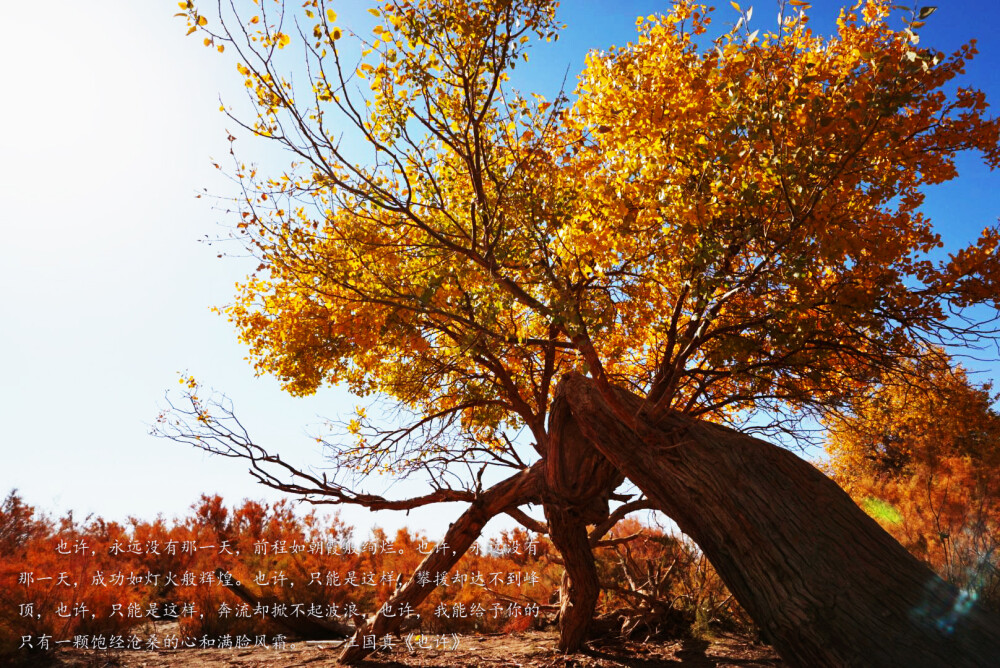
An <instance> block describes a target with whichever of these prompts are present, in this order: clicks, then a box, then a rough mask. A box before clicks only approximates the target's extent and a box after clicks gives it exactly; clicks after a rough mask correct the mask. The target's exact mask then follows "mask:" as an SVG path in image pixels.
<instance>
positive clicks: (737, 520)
mask: <svg viewBox="0 0 1000 668" xmlns="http://www.w3.org/2000/svg"><path fill="white" fill-rule="evenodd" d="M618 392H619V393H620V394H619V401H620V402H621V403H624V404H625V405H626V407H628V409H629V410H630V411H631V412H633V414H636V415H639V407H640V405H641V401H642V400H641V399H640V398H639V397H637V396H635V395H633V394H631V393H629V392H626V391H624V390H618ZM557 405H564V406H567V407H568V412H569V414H571V419H572V420H573V421H574V422H575V423H576V424H577V425H578V426H579V428H580V431H581V432H582V434H583V435H584V436H585V437H586V439H587V440H588V441H589V442H590V443H591V444H593V446H594V447H595V448H596V449H597V450H599V451H600V452H601V453H602V454H603V455H604V456H606V457H607V458H608V459H609V460H610V461H611V462H612V463H613V464H614V465H615V466H616V467H617V468H618V469H619V470H620V471H621V472H622V473H624V474H625V475H626V476H627V477H628V478H629V479H630V480H632V482H634V483H635V484H636V485H637V486H638V487H639V488H640V489H641V490H642V491H643V492H644V493H645V494H646V496H648V497H649V499H650V500H651V501H653V502H654V503H655V504H656V505H657V506H658V507H659V509H660V510H662V511H663V512H665V513H666V514H667V515H669V516H670V517H671V518H672V519H673V520H674V521H675V522H677V524H678V526H679V527H680V528H681V530H682V531H684V532H685V533H686V534H688V535H689V536H691V538H692V539H694V540H695V541H696V542H697V543H698V545H699V547H700V548H701V549H702V550H703V551H704V552H705V555H706V556H707V557H708V559H709V560H710V561H711V562H712V564H713V565H714V566H715V568H716V570H717V571H718V572H719V575H720V576H721V577H722V579H723V581H725V583H726V585H727V586H728V587H729V589H730V591H732V593H733V594H734V595H735V597H736V599H737V600H738V601H739V602H740V604H741V605H743V607H744V608H745V609H746V610H747V612H748V613H749V614H750V616H751V617H752V618H753V619H754V621H755V622H756V623H757V624H758V625H759V626H760V628H761V629H762V631H763V632H764V634H765V635H766V636H767V637H768V639H769V640H770V641H771V642H773V643H774V646H775V648H776V649H777V650H778V652H779V653H780V654H781V656H782V658H783V659H784V660H785V661H787V662H788V663H790V664H791V665H794V666H802V667H809V668H816V667H821V666H866V667H879V666H886V667H890V666H891V667H895V666H949V667H956V666H993V665H1000V618H998V617H997V616H996V615H994V614H991V613H988V612H986V611H984V610H982V609H981V608H980V607H979V606H977V605H975V603H974V597H971V596H969V595H968V594H965V593H963V592H959V591H957V590H956V589H955V588H954V587H952V586H951V585H948V584H947V583H945V582H944V581H942V580H941V579H940V578H938V577H937V576H936V575H935V574H934V573H933V572H932V571H931V570H930V569H929V568H928V567H927V566H926V565H924V564H923V563H921V562H920V561H918V560H917V559H916V558H914V557H913V556H912V555H910V553H909V552H907V551H906V550H905V549H904V548H903V547H902V546H901V545H899V543H897V542H896V541H895V540H894V539H893V538H892V537H891V536H890V535H889V534H888V533H886V532H885V531H884V530H883V529H882V528H881V527H880V526H879V525H878V523H877V522H875V521H874V520H873V519H872V518H870V517H869V516H868V515H866V514H865V513H864V512H863V511H862V510H861V509H860V508H858V506H857V505H856V504H855V503H854V502H853V501H852V500H851V498H850V497H849V496H848V495H847V494H846V493H845V492H844V491H843V490H841V489H840V487H838V486H837V485H836V483H834V482H833V481H832V480H830V479H829V478H827V477H826V476H824V475H823V474H822V473H820V472H819V471H818V470H817V469H816V468H814V467H813V466H811V465H810V464H809V463H808V462H805V461H804V460H802V459H800V458H799V457H797V456H795V455H794V454H792V453H791V452H789V451H787V450H785V449H783V448H780V447H778V446H775V445H773V444H770V443H767V442H765V441H762V440H759V439H755V438H752V437H749V436H746V435H745V434H740V433H739V432H736V431H734V430H731V429H727V428H725V427H721V426H718V425H714V424H709V423H706V422H703V421H699V420H695V419H693V418H690V417H687V416H684V415H681V414H677V413H669V414H665V415H662V416H655V417H652V418H645V417H637V424H638V426H637V428H636V429H634V430H633V429H632V428H630V427H628V426H627V425H625V424H624V423H622V422H621V421H620V420H619V419H618V418H616V417H615V415H614V414H613V412H612V409H611V407H610V406H609V405H608V403H607V402H606V401H605V400H604V398H603V397H602V396H601V394H600V392H599V390H598V389H597V388H596V386H595V385H594V383H593V382H592V381H591V380H589V379H587V378H584V377H583V376H580V375H576V374H572V375H567V376H566V377H564V378H563V380H562V381H561V383H560V386H559V388H558V389H557V392H556V398H555V402H554V405H553V414H555V413H556V407H557ZM560 410H561V411H563V412H561V413H559V414H560V415H561V416H562V418H563V419H567V418H566V412H565V410H564V409H562V408H560Z"/></svg>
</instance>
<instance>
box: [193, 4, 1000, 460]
mask: <svg viewBox="0 0 1000 668" xmlns="http://www.w3.org/2000/svg"><path fill="white" fill-rule="evenodd" d="M182 4H185V5H186V6H187V14H188V16H189V21H190V23H191V26H192V28H195V29H200V30H202V31H203V32H205V34H206V35H208V36H207V37H206V43H210V44H213V45H216V46H228V47H230V51H228V52H227V53H231V52H235V53H236V54H237V56H238V58H239V59H240V61H241V62H240V63H239V64H238V66H237V67H238V69H239V72H240V74H241V75H242V76H243V77H244V78H245V83H246V86H247V89H248V91H250V94H251V98H252V101H253V102H254V105H255V108H256V112H255V113H256V117H255V118H252V119H249V120H247V121H245V125H246V127H248V128H249V129H250V130H252V131H253V132H254V133H255V134H257V135H259V136H262V137H265V138H267V139H269V140H271V141H274V142H277V143H278V144H280V145H281V146H283V147H284V148H286V149H288V150H289V151H290V152H291V154H292V160H291V161H290V164H289V165H287V166H286V167H285V168H284V169H280V170H276V169H274V168H273V167H271V166H269V167H268V168H267V170H264V169H262V168H255V167H254V166H252V165H244V164H239V165H238V170H237V174H236V175H237V177H239V179H240V181H241V183H242V186H243V193H244V197H243V198H242V199H243V201H242V203H241V216H242V219H241V221H240V222H239V228H240V230H241V232H242V233H244V234H245V235H246V239H247V244H248V246H249V247H250V248H251V249H252V250H253V251H254V253H255V254H256V255H257V256H258V257H259V259H260V261H261V268H260V270H259V271H258V272H257V273H255V274H254V275H252V276H250V277H249V278H248V279H247V280H246V281H245V282H243V283H242V284H241V286H240V290H239V294H238V296H237V300H236V302H235V303H234V304H232V305H231V306H229V307H227V308H226V309H225V311H226V312H227V313H228V315H229V316H230V318H231V319H232V320H233V321H234V322H235V323H236V326H237V327H238V329H239V331H240V335H241V338H242V340H243V341H244V342H246V343H247V345H248V346H249V348H250V352H251V356H252V359H253V361H254V364H255V365H256V367H257V369H258V371H260V372H262V373H270V374H274V375H276V376H277V377H278V378H280V379H281V380H282V382H283V384H284V386H285V388H286V389H287V390H288V391H290V392H292V393H295V394H303V393H310V392H313V391H314V390H315V389H317V388H318V387H319V386H320V385H322V384H324V383H346V384H347V386H348V387H350V388H351V390H352V391H354V392H356V393H358V394H362V395H364V394H369V393H372V392H375V393H378V394H380V395H383V396H388V397H391V398H392V399H393V400H395V401H397V402H399V404H400V405H401V406H403V407H405V408H406V409H408V410H411V411H413V413H414V414H415V416H416V419H415V422H416V423H417V424H419V425H421V426H423V427H430V426H431V425H432V424H433V425H434V428H435V429H436V430H437V431H433V432H432V433H436V434H439V435H441V434H442V433H443V432H442V431H441V427H442V425H447V427H448V428H447V429H445V431H446V432H448V433H450V434H451V435H452V436H453V437H454V438H453V441H452V443H451V444H450V445H449V446H448V447H455V445H456V443H458V442H461V443H463V445H461V446H460V449H461V451H462V453H463V454H462V456H463V457H470V456H473V455H474V453H476V452H479V451H483V452H492V453H494V454H498V453H502V452H504V451H509V449H510V446H508V445H507V444H506V443H505V441H504V440H503V434H502V432H503V429H504V428H505V427H510V426H514V427H519V426H522V425H526V426H527V427H528V428H529V429H530V431H531V433H532V436H533V438H534V439H535V442H536V444H537V446H536V447H537V448H538V450H539V452H544V444H545V438H546V437H545V426H544V425H545V418H546V414H547V409H548V404H549V401H550V399H551V394H552V391H553V382H552V381H553V379H554V378H558V377H559V375H560V374H561V373H563V372H565V371H567V370H571V369H576V370H580V371H583V372H585V373H589V374H590V375H592V376H593V377H594V378H595V379H597V380H598V382H600V383H602V386H607V385H609V384H619V385H622V386H626V387H631V388H633V389H635V390H637V391H639V392H641V393H643V394H645V395H646V396H647V403H648V405H649V407H650V408H651V409H653V408H664V407H670V408H677V409H681V410H684V411H687V412H690V413H692V414H694V415H701V416H714V417H715V419H726V417H727V416H728V417H729V418H733V417H735V416H738V415H745V412H746V411H748V410H752V409H762V408H775V409H782V408H787V407H789V406H797V407H808V406H817V405H824V404H830V403H834V404H835V403H837V402H839V401H841V400H842V399H843V398H844V397H845V396H848V395H849V394H850V393H851V392H853V391H855V390H856V389H857V388H859V387H862V386H864V384H866V383H867V382H868V381H869V380H871V379H872V378H873V377H874V374H876V373H879V372H880V371H882V370H884V369H886V368H888V367H890V366H892V364H893V363H894V361H895V360H898V359H900V358H907V357H914V356H917V355H919V354H920V352H921V350H922V349H923V347H924V346H925V345H926V344H927V343H928V342H941V341H942V339H944V340H947V341H949V342H954V341H955V340H956V339H965V338H968V337H972V336H978V335H980V334H981V333H982V332H981V331H977V330H976V329H975V328H972V327H969V326H967V325H966V324H964V323H963V325H962V326H961V327H959V326H956V325H955V324H954V323H955V322H956V321H955V320H953V319H949V316H950V315H951V314H953V313H954V311H955V310H961V309H963V308H965V307H967V306H969V305H970V304H975V303H980V302H983V301H986V302H988V303H991V304H992V303H993V300H994V299H995V297H996V294H997V292H996V283H995V280H996V279H995V268H996V262H997V255H996V247H997V240H998V231H997V229H996V228H995V227H991V228H987V229H986V230H984V232H983V235H982V237H981V238H980V239H979V240H978V242H976V243H974V244H973V245H971V246H970V247H968V248H965V249H961V250H959V251H957V252H955V253H954V254H953V255H952V256H951V259H950V261H947V262H935V261H932V260H931V259H929V254H931V253H932V252H933V251H935V250H936V249H937V248H939V247H940V246H941V245H942V244H941V240H940V237H939V235H938V234H937V233H936V232H935V231H934V229H933V226H932V223H931V221H930V220H928V219H927V218H926V217H925V216H924V215H922V214H921V213H920V211H919V207H920V204H921V202H922V200H923V194H922V192H923V189H924V188H925V187H926V186H929V185H933V184H937V183H941V182H943V181H946V180H948V179H951V178H954V177H955V176H956V168H955V162H954V158H955V155H956V153H957V152H959V151H961V150H964V149H976V150H979V151H980V152H981V153H982V154H983V155H984V158H985V160H986V161H987V163H988V164H989V165H990V166H991V167H992V166H995V165H996V164H997V161H998V160H1000V153H998V150H997V137H998V124H997V122H996V121H995V120H993V119H989V118H988V117H987V116H986V109H987V107H986V102H985V100H984V96H983V95H982V94H981V93H980V92H978V91H975V90H971V89H965V88H959V89H957V91H955V92H950V89H949V88H948V83H949V82H950V81H951V80H952V79H953V78H954V77H955V76H956V75H957V74H959V73H960V72H961V71H962V68H963V66H964V64H965V62H966V61H967V60H968V59H969V58H971V57H972V56H973V55H974V53H975V48H974V46H973V45H972V44H969V45H966V46H964V47H962V48H961V49H960V50H959V51H957V52H956V53H953V54H950V55H946V54H943V53H940V52H937V51H935V50H934V49H932V48H926V47H921V46H920V45H919V43H918V35H919V28H920V26H921V25H922V24H923V19H924V18H927V17H926V16H922V15H923V14H926V13H927V10H924V11H923V12H921V15H920V16H917V15H914V16H912V17H910V21H909V22H908V23H904V24H902V25H901V28H900V29H894V28H892V27H890V23H891V21H892V19H891V17H890V12H891V10H890V6H889V3H887V2H867V3H864V4H863V6H861V7H860V8H858V7H856V8H854V9H851V10H844V11H843V12H842V14H841V16H840V19H839V20H838V32H837V33H836V34H835V35H831V36H823V35H818V34H814V33H813V32H812V31H811V30H810V28H809V25H808V17H807V15H806V12H805V11H804V9H803V8H801V7H800V8H792V11H789V12H788V13H787V15H786V16H784V17H783V18H782V23H781V24H780V25H779V26H777V27H776V28H775V29H773V30H771V31H764V32H762V31H761V30H755V31H753V32H749V27H746V28H741V26H737V27H736V28H735V29H733V30H731V31H729V32H728V33H725V34H723V35H721V36H719V37H718V38H716V39H715V40H713V41H708V40H707V38H705V33H706V32H707V31H708V29H709V26H710V21H711V18H712V15H711V12H709V11H708V10H707V9H706V7H704V6H702V5H699V4H696V3H693V2H679V3H675V5H674V6H673V7H672V9H671V10H670V11H669V12H668V13H667V14H665V15H662V16H651V17H648V18H646V19H640V20H639V22H638V35H637V38H636V41H635V42H634V43H632V44H629V45H626V46H624V47H621V48H614V49H611V50H609V51H607V52H593V53H591V54H590V56H589V57H588V59H587V66H586V68H585V70H584V71H583V72H582V74H581V75H580V78H579V83H578V85H577V88H576V90H575V91H574V93H573V95H572V99H570V97H569V96H566V95H560V96H558V97H557V98H556V99H555V100H553V101H551V102H550V101H545V100H543V99H542V98H540V97H539V96H537V95H536V96H528V95H523V94H521V93H519V92H517V91H515V90H512V89H511V87H510V74H511V71H512V70H513V68H514V65H515V63H516V62H517V61H518V60H519V59H522V58H525V57H526V48H527V46H528V44H529V43H530V39H531V38H532V37H535V38H545V39H550V38H553V37H557V36H558V32H557V31H558V28H559V25H558V24H557V23H556V21H555V15H554V12H555V6H556V4H557V3H554V2H549V1H544V0H531V1H521V0H519V1H517V2H509V1H504V0H496V1H492V2H419V3H418V2H409V1H402V0H400V1H394V2H387V3H384V4H383V5H380V6H379V7H377V8H374V9H372V10H371V11H372V13H373V14H374V15H376V16H377V18H378V20H377V22H376V24H375V28H374V30H373V32H372V34H370V35H356V36H354V37H355V39H356V40H357V41H358V42H360V43H361V45H362V46H363V47H364V51H363V54H364V55H363V56H362V57H361V59H360V61H359V62H358V63H356V64H355V63H354V61H353V60H352V59H351V57H349V56H347V57H345V56H344V55H343V52H342V51H343V50H342V48H341V46H342V44H343V41H342V40H344V39H345V34H346V33H345V29H344V28H341V27H339V26H338V24H337V22H336V13H335V12H334V10H333V9H332V8H330V7H329V6H328V5H327V4H326V3H323V2H319V1H315V2H307V3H305V6H304V9H303V10H302V11H303V12H304V13H303V14H301V15H296V16H293V15H292V12H291V9H289V8H287V7H284V6H283V5H282V4H281V3H272V2H267V1H265V2H262V3H261V4H260V6H259V8H258V7H253V8H252V9H253V13H252V14H248V15H239V14H237V15H236V16H228V17H222V18H225V19H226V20H225V21H223V22H221V23H220V22H218V20H219V17H215V18H214V19H213V20H212V21H209V20H208V19H207V18H206V17H205V15H204V14H202V13H200V12H199V9H198V8H197V7H196V6H194V5H193V3H182ZM745 18H749V16H748V15H744V16H743V17H742V18H741V19H740V23H741V24H744V23H745V22H744V20H743V19H745ZM296 33H298V36H299V37H300V38H301V39H297V45H298V46H301V47H302V48H303V49H304V50H305V51H304V56H305V62H306V69H305V77H303V71H301V70H299V71H296V72H294V75H293V73H289V72H284V71H282V70H281V69H280V66H281V65H280V64H281V62H282V60H281V59H280V58H279V55H283V54H282V51H283V50H291V48H292V47H290V46H288V45H289V42H290V40H291V39H292V36H294V35H296ZM299 42H301V44H299ZM220 50H221V49H220ZM297 55H299V54H297ZM303 78H305V79H306V82H303ZM293 82H294V83H293ZM345 135H353V136H354V137H360V138H362V139H363V140H364V143H365V144H366V151H367V155H364V157H362V156H361V155H359V152H358V151H357V150H353V151H352V150H349V149H348V148H347V145H348V142H347V141H346V140H345V139H344V137H345ZM365 426H366V425H365V421H364V420H363V419H357V420H354V421H352V422H351V430H352V431H354V432H355V433H356V434H358V441H357V443H356V445H355V447H354V448H353V449H351V450H349V451H348V452H346V453H344V454H345V455H346V461H349V462H350V463H352V464H353V465H355V466H358V467H361V468H362V469H363V470H374V469H375V468H376V467H378V466H380V465H381V466H385V467H387V468H388V469H391V470H396V471H402V470H406V469H408V468H410V467H412V466H415V465H416V462H417V461H419V460H420V458H421V457H426V456H427V451H428V450H431V451H433V446H431V445H429V444H428V443H427V441H426V440H420V441H419V445H417V446H413V447H408V446H405V445H404V442H406V439H402V440H400V439H399V438H398V437H400V433H399V432H394V433H393V434H392V436H391V438H386V436H387V434H385V433H381V434H380V433H377V432H372V433H365V429H364V427H365ZM452 428H454V429H452ZM420 433H421V438H422V439H426V436H427V431H421V432H420ZM439 442H441V441H439ZM390 446H392V447H390ZM396 447H399V448H401V449H400V450H397V449H395V448H396ZM441 447H445V446H441ZM388 451H391V452H392V453H393V454H391V455H387V454H386V453H387V452H388ZM487 456H488V455H487ZM499 456H503V455H499Z"/></svg>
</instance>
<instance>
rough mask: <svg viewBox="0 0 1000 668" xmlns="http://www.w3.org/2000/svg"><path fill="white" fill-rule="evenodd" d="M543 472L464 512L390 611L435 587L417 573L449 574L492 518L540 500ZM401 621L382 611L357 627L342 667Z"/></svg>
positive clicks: (520, 477)
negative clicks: (365, 640) (365, 639)
mask: <svg viewBox="0 0 1000 668" xmlns="http://www.w3.org/2000/svg"><path fill="white" fill-rule="evenodd" d="M544 469H545V465H544V462H536V463H535V464H534V465H533V466H531V467H530V468H528V469H525V470H524V471H521V472H520V473H518V474H517V475H514V476H511V477H510V478H507V479H506V480H504V481H503V482H500V483H497V484H496V485H494V486H493V487H490V488H489V489H488V490H486V491H485V492H483V493H482V494H480V495H479V496H478V497H476V499H475V501H473V502H472V503H471V504H470V505H469V507H468V508H467V509H466V510H465V512H463V513H462V514H461V515H460V516H459V517H458V519H457V520H455V522H454V523H452V525H451V526H450V527H448V531H447V532H446V533H445V535H444V539H442V541H441V543H440V544H439V547H441V548H442V549H435V550H434V551H432V552H431V553H430V554H428V555H427V556H426V557H425V558H424V560H423V561H422V562H420V565H419V566H418V567H417V570H416V571H415V572H414V573H413V575H411V576H410V579H409V580H408V581H407V583H406V584H405V585H403V587H402V588H401V589H400V590H399V591H398V592H396V594H395V595H393V596H392V598H390V599H389V601H388V602H387V606H386V607H387V608H388V610H390V611H395V610H398V609H399V608H400V606H405V605H407V604H409V605H410V607H412V608H416V607H417V606H418V605H420V603H422V602H423V600H424V599H425V598H427V596H428V594H430V593H431V591H433V590H434V587H435V585H434V582H433V580H432V581H430V582H424V583H421V582H420V581H418V580H417V573H419V572H421V571H424V572H427V573H446V572H448V571H450V570H451V569H452V567H454V566H455V564H456V563H458V560H459V559H461V558H462V555H464V554H465V553H466V551H467V550H468V549H469V548H470V547H471V546H472V544H473V543H474V542H476V539H477V538H479V536H480V534H481V533H482V530H483V527H484V526H486V523H487V522H489V521H490V520H491V519H492V518H493V517H495V516H496V515H499V514H500V513H502V512H505V511H506V510H507V509H508V508H515V507H517V506H520V505H523V504H525V503H529V502H532V501H535V500H537V499H538V497H539V493H540V492H541V488H542V485H543V476H544ZM445 545H447V547H445ZM402 621H403V619H402V617H400V616H399V615H395V616H388V615H385V614H383V613H382V612H381V611H380V612H379V613H378V614H377V615H375V619H373V620H372V621H371V622H370V623H368V624H365V625H363V626H360V627H358V630H357V632H356V633H355V634H354V644H353V645H352V646H349V647H347V648H346V649H345V650H344V651H343V652H342V653H341V655H340V657H339V661H340V663H342V664H354V663H358V662H359V661H361V660H362V659H364V658H365V657H366V656H367V655H368V654H370V653H371V651H372V650H371V649H366V648H364V647H363V645H364V643H363V642H362V640H363V638H362V636H365V635H375V636H376V637H379V636H384V635H386V634H389V633H392V632H393V631H395V630H396V629H397V628H399V625H400V623H401V622H402Z"/></svg>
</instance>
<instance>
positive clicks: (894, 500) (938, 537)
mask: <svg viewBox="0 0 1000 668" xmlns="http://www.w3.org/2000/svg"><path fill="white" fill-rule="evenodd" d="M990 390H991V386H990V385H989V384H988V383H987V384H985V385H981V386H980V385H977V384H975V383H973V382H972V380H971V379H970V378H969V375H968V374H967V372H966V371H965V369H964V368H962V367H961V366H960V365H954V366H953V365H952V364H951V363H950V362H949V360H948V359H947V357H945V358H944V359H936V360H933V361H932V360H924V361H922V362H921V363H920V364H917V365H914V368H913V373H912V376H911V377H910V378H908V379H899V378H896V379H889V380H888V382H887V383H884V384H879V385H877V386H875V388H874V389H873V391H872V392H870V393H867V394H865V395H861V396H859V397H857V398H856V399H855V400H854V401H852V402H851V406H850V411H849V412H845V413H842V414H839V415H831V416H830V417H829V437H828V439H827V444H826V447H827V451H828V452H829V453H830V456H831V459H830V467H831V470H832V473H833V475H834V479H835V480H837V481H838V482H839V483H840V484H841V485H843V486H844V488H845V489H846V490H847V491H848V492H849V493H850V494H851V496H852V497H853V498H855V499H857V500H858V502H859V503H860V504H861V506H862V507H863V508H864V509H865V510H866V511H867V512H868V513H869V514H870V515H872V516H873V517H875V518H876V519H878V520H879V521H880V523H881V524H882V525H883V526H885V527H886V529H887V530H888V531H889V532H890V533H891V534H892V535H893V536H894V537H896V538H897V539H898V540H899V541H900V543H902V544H903V545H904V546H905V547H906V548H907V549H908V550H910V551H911V552H912V553H913V554H915V555H916V556H917V557H919V558H920V559H922V560H923V561H925V562H927V563H928V564H930V565H931V566H932V567H933V568H934V569H935V570H936V571H937V572H938V573H940V574H941V576H942V577H944V578H945V579H946V580H948V581H949V582H952V583H954V584H955V585H956V586H959V587H960V588H961V590H962V591H963V592H966V593H967V594H968V595H969V596H970V597H974V598H979V599H981V600H983V601H984V603H985V604H986V605H988V606H990V607H992V608H993V609H997V608H998V607H1000V578H998V577H997V575H998V573H997V567H996V566H997V549H998V547H1000V506H998V500H1000V482H998V473H1000V415H998V414H997V412H996V410H995V409H994V408H993V403H994V401H995V399H996V397H995V396H994V395H993V394H991V391H990Z"/></svg>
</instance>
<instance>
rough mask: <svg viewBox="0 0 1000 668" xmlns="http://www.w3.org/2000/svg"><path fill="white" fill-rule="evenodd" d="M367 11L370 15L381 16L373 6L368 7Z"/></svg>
mask: <svg viewBox="0 0 1000 668" xmlns="http://www.w3.org/2000/svg"><path fill="white" fill-rule="evenodd" d="M368 13H369V14H371V15H372V16H381V14H379V13H378V10H377V9H375V8H374V7H373V8H371V9H369V10H368Z"/></svg>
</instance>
